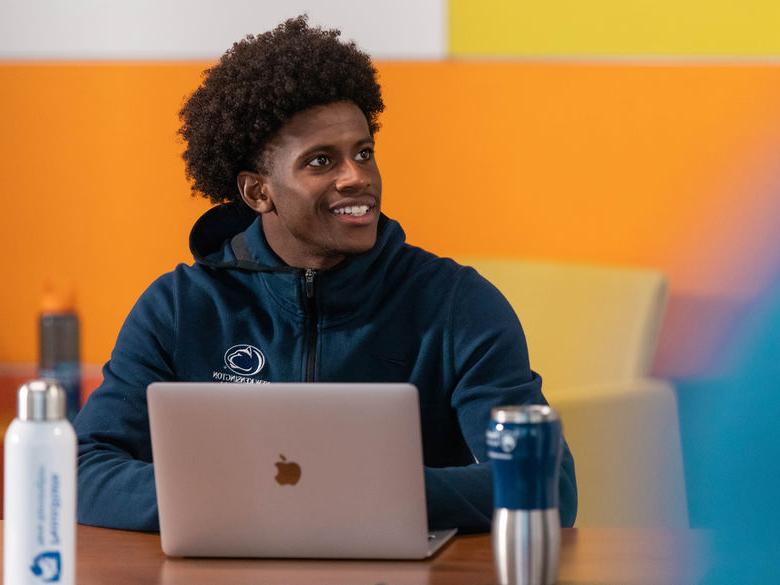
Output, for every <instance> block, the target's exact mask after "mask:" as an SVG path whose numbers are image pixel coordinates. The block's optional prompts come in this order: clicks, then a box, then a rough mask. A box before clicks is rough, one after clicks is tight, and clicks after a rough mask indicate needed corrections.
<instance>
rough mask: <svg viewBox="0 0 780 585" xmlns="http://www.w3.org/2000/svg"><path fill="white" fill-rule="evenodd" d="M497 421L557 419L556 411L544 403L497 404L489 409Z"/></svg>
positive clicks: (549, 420) (517, 421) (513, 421)
mask: <svg viewBox="0 0 780 585" xmlns="http://www.w3.org/2000/svg"><path fill="white" fill-rule="evenodd" d="M491 416H492V419H493V420H494V421H495V422H497V423H521V424H522V423H543V422H552V421H556V420H558V413H557V412H555V411H554V410H553V409H552V408H550V407H549V406H547V405H545V404H524V405H522V406H499V407H497V408H494V409H493V410H492V411H491Z"/></svg>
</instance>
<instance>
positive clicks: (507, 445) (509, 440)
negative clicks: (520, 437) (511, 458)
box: [501, 433, 517, 453]
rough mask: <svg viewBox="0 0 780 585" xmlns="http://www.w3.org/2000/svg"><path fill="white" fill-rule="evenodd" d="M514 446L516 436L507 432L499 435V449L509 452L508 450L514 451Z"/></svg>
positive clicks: (515, 444) (515, 445)
mask: <svg viewBox="0 0 780 585" xmlns="http://www.w3.org/2000/svg"><path fill="white" fill-rule="evenodd" d="M515 447H517V438H516V436H514V435H511V434H508V433H507V434H504V435H501V450H502V451H503V452H504V453H509V452H510V451H514V450H515Z"/></svg>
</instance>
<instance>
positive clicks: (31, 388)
mask: <svg viewBox="0 0 780 585" xmlns="http://www.w3.org/2000/svg"><path fill="white" fill-rule="evenodd" d="M66 408H67V399H66V395H65V391H64V390H63V389H62V387H61V386H60V385H59V384H57V383H56V382H52V381H47V380H35V381H33V382H29V383H27V384H24V385H23V386H22V387H21V388H19V394H18V411H17V412H18V414H17V417H16V418H15V419H14V421H13V422H12V423H11V426H9V427H8V431H7V432H6V434H5V502H4V507H3V518H4V521H3V530H4V536H3V538H4V542H3V583H4V584H5V585H40V584H41V583H59V584H61V585H74V584H75V581H76V434H75V432H74V431H73V427H72V426H71V425H70V423H69V422H68V420H67V418H66Z"/></svg>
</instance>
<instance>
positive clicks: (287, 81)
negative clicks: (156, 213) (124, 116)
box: [179, 15, 384, 203]
mask: <svg viewBox="0 0 780 585" xmlns="http://www.w3.org/2000/svg"><path fill="white" fill-rule="evenodd" d="M340 34H341V33H340V31H338V30H323V29H322V28H319V27H316V28H314V27H309V26H308V24H307V17H306V16H305V15H304V16H298V17H297V18H292V19H290V20H287V21H286V22H283V23H282V24H280V25H279V26H278V27H276V28H275V29H274V30H272V31H269V32H266V33H263V34H261V35H258V36H254V35H249V36H247V37H246V38H244V39H243V40H241V41H239V42H237V43H235V44H234V45H233V47H232V48H230V49H229V50H228V51H227V52H226V53H225V54H224V55H223V56H222V57H221V58H220V60H219V62H217V64H216V65H214V66H213V67H211V68H210V69H207V70H206V71H205V72H204V74H203V82H202V84H201V85H200V87H198V89H196V90H195V92H194V93H193V94H192V95H191V96H190V98H189V99H188V100H187V101H186V102H185V104H184V106H183V107H182V109H181V111H180V112H179V118H180V119H181V122H182V126H181V128H180V130H179V134H180V135H181V136H182V137H183V138H184V140H185V142H186V148H185V151H184V154H183V158H184V162H185V165H186V172H187V177H188V178H189V179H190V180H191V181H192V191H193V194H195V195H201V196H204V197H207V198H209V199H210V200H211V201H212V202H214V203H227V202H237V201H238V200H240V195H239V193H238V188H237V186H236V177H237V176H238V174H239V173H240V172H241V171H245V170H251V171H260V172H262V171H264V170H266V167H265V164H264V161H263V160H262V155H263V153H264V150H265V146H266V144H267V143H268V141H269V140H271V139H272V138H273V137H274V135H275V134H276V133H277V132H278V131H279V129H280V128H281V127H282V126H283V125H284V123H285V122H286V121H287V120H288V119H289V118H290V117H292V116H293V115H294V114H296V113H298V112H301V111H303V110H306V109H308V108H311V107H313V106H319V105H325V104H329V103H333V102H339V101H350V102H353V103H354V104H355V105H356V106H357V107H358V108H360V109H361V111H362V112H363V114H365V116H366V120H367V121H368V126H369V129H370V131H371V133H372V134H373V133H375V132H376V131H377V130H378V129H379V124H378V121H377V119H378V116H379V114H380V113H381V112H382V110H383V109H384V104H383V102H382V93H381V89H380V87H379V83H378V82H377V72H376V69H375V68H374V66H373V64H372V63H371V59H370V58H369V56H368V55H367V54H366V53H364V52H362V51H360V50H359V49H358V48H357V47H356V46H355V44H354V43H353V42H349V43H345V42H342V41H340V40H339V35H340Z"/></svg>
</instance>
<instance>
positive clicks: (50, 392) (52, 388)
mask: <svg viewBox="0 0 780 585" xmlns="http://www.w3.org/2000/svg"><path fill="white" fill-rule="evenodd" d="M17 396H18V404H17V408H18V410H17V416H18V418H19V420H29V421H53V420H62V419H64V418H65V411H66V406H67V400H66V397H65V390H63V389H62V386H60V385H59V384H58V383H57V382H54V381H52V380H33V381H31V382H27V383H26V384H22V385H21V387H20V388H19V393H18V395H17Z"/></svg>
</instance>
